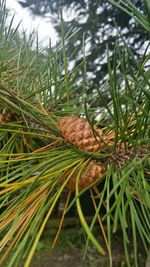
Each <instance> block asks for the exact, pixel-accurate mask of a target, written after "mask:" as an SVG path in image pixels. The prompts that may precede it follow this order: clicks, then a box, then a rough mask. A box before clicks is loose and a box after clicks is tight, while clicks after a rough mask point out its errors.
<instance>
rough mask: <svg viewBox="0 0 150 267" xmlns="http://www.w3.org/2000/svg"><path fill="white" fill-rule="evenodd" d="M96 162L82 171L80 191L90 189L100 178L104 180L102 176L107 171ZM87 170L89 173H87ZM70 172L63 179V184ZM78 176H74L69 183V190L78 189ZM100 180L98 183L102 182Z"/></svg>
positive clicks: (67, 186) (91, 162)
mask: <svg viewBox="0 0 150 267" xmlns="http://www.w3.org/2000/svg"><path fill="white" fill-rule="evenodd" d="M95 162H96V161H95V160H91V161H90V162H89V164H88V165H87V166H86V167H85V168H84V169H83V170H82V173H81V177H80V178H79V190H81V189H84V188H86V187H88V186H89V185H90V184H92V183H93V182H94V181H96V180H97V179H98V178H100V180H102V176H103V174H104V172H105V170H106V167H105V166H100V165H97V164H95ZM86 169H88V170H87V172H86ZM69 174H70V171H69V172H67V173H65V174H64V175H63V177H62V179H61V182H60V183H61V184H62V183H64V181H65V180H66V179H67V177H68V176H69ZM77 175H78V174H76V175H74V174H73V176H72V177H71V178H70V180H69V181H68V183H67V185H66V188H68V189H69V190H71V191H74V190H75V188H76V179H77ZM100 180H98V181H100Z"/></svg>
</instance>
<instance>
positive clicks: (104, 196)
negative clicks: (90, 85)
mask: <svg viewBox="0 0 150 267" xmlns="http://www.w3.org/2000/svg"><path fill="white" fill-rule="evenodd" d="M109 1H110V2H112V3H113V4H114V5H116V3H115V2H114V1H113V0H109ZM124 2H126V7H124V4H125V3H123V2H122V5H121V4H120V5H119V4H117V6H118V7H119V8H122V9H124V11H126V12H128V13H129V14H130V15H131V16H134V17H135V19H136V20H137V21H138V22H139V23H140V24H141V25H142V26H143V29H144V30H146V31H147V32H148V31H149V20H148V16H147V14H143V13H141V12H140V11H139V10H138V9H136V8H135V6H134V5H133V4H131V2H130V1H129V0H126V1H124ZM0 8H1V11H0V12H1V17H0V34H1V37H2V38H1V39H0V163H1V164H0V187H1V191H0V200H1V201H0V208H1V216H0V235H1V241H0V251H1V255H2V256H1V258H0V264H1V266H4V262H5V261H7V262H8V261H9V262H8V266H9V267H11V266H14V265H15V266H18V265H19V263H20V261H21V260H22V259H25V264H24V266H25V267H28V266H29V265H30V262H31V259H32V257H33V255H34V252H35V250H36V247H37V244H38V242H39V240H40V238H41V235H42V233H43V231H44V228H45V226H46V224H47V222H48V221H49V220H50V219H51V216H52V212H53V210H54V209H55V206H56V204H57V202H58V201H59V198H60V196H61V195H62V193H63V192H64V190H66V189H67V190H68V191H67V192H68V193H67V202H66V203H67V205H66V206H65V210H64V212H63V215H62V219H61V221H60V227H59V229H58V233H57V235H56V238H55V239H54V244H55V243H56V240H57V238H58V234H59V231H60V229H61V225H62V221H63V219H64V216H65V214H66V213H67V211H68V210H69V209H70V208H71V206H72V205H73V204H74V205H76V208H77V212H78V216H79V219H80V221H81V224H82V226H83V229H84V231H85V233H86V236H87V239H86V248H87V246H88V244H89V241H92V243H93V244H94V246H95V247H96V249H97V250H98V251H99V252H100V253H101V254H102V255H104V254H105V253H107V254H108V255H109V258H110V266H112V255H111V244H112V242H111V241H112V239H113V235H112V232H113V233H114V234H115V235H117V233H118V229H119V228H121V230H122V240H123V245H124V251H125V256H126V262H127V266H131V259H130V249H129V248H128V244H129V242H130V243H131V244H132V246H133V248H134V249H133V251H134V264H135V266H138V256H137V255H138V247H137V242H138V241H139V239H140V240H141V242H142V244H143V247H144V249H145V251H146V253H148V246H149V243H150V231H149V230H150V229H149V228H150V213H149V209H150V204H149V199H150V183H149V174H150V169H149V166H150V164H149V163H150V162H149V160H150V158H149V156H150V152H149V151H150V149H149V148H150V147H149V143H150V134H149V133H150V128H149V121H150V117H149V115H150V114H149V112H150V101H149V100H150V94H149V87H150V84H149V78H150V71H149V69H147V64H148V62H149V52H148V49H149V44H148V46H147V47H146V49H145V51H144V53H143V56H142V59H141V58H140V59H138V58H136V57H135V56H134V53H133V52H132V50H131V49H130V47H129V46H128V44H127V43H126V42H125V40H124V39H123V38H122V41H123V42H124V49H123V50H121V49H120V47H119V46H118V45H117V41H116V48H115V51H114V58H113V62H112V63H111V62H110V60H109V51H108V50H107V61H108V76H109V78H108V80H107V83H106V84H105V87H106V91H107V92H106V93H107V94H109V95H110V101H109V103H107V102H106V101H105V93H103V94H102V93H101V92H100V91H99V90H97V92H96V93H95V95H93V94H88V93H87V92H86V87H85V76H84V77H83V78H82V77H81V78H82V85H81V83H80V84H79V85H78V84H77V83H76V81H77V80H78V78H79V77H78V68H84V69H86V66H85V64H86V61H85V60H84V57H83V62H82V64H80V65H79V66H78V67H76V68H75V69H74V70H72V71H69V70H68V68H67V66H68V63H67V58H66V48H65V44H66V42H68V40H67V41H66V40H65V38H64V37H63V34H62V43H61V44H60V45H58V47H57V48H55V49H54V50H53V49H52V48H51V47H50V48H48V49H45V50H44V51H43V49H42V48H40V47H39V45H38V43H37V44H36V49H35V46H33V45H34V42H33V40H34V36H30V38H29V40H28V38H27V37H26V36H25V34H24V35H23V36H22V37H20V36H19V35H18V33H17V29H13V28H12V25H13V19H12V21H11V22H10V26H7V23H6V21H7V16H6V9H5V2H2V3H1V5H0ZM62 32H63V20H62ZM118 34H120V32H118ZM120 37H121V35H120ZM131 61H132V62H133V64H134V67H135V68H134V70H133V68H132V67H130V62H131ZM118 62H119V66H118ZM118 67H119V68H120V69H121V72H119V74H118V71H117V70H118ZM81 88H82V90H81ZM81 91H82V92H81ZM74 96H76V97H74ZM93 98H96V100H97V103H101V102H103V106H100V105H99V108H97V107H95V108H93V105H92V102H93ZM97 185H99V186H100V187H101V189H100V191H99V189H98V186H97ZM88 190H89V191H90V193H91V201H92V203H93V206H94V208H95V215H94V216H93V220H92V222H91V224H90V225H89V224H88V223H87V221H86V217H85V216H84V213H83V211H82V207H81V201H80V197H81V195H82V194H84V192H86V191H88ZM72 191H73V192H74V194H75V197H74V199H73V201H71V202H69V200H70V195H71V194H72ZM95 197H96V199H98V200H99V203H98V204H97V202H96V201H95ZM112 200H113V201H112ZM103 206H104V207H105V209H106V212H105V215H104V216H103V217H101V215H100V214H101V213H100V211H101V209H102V207H103ZM97 220H98V221H99V223H100V229H101V233H102V236H103V237H104V244H101V243H100V242H99V239H98V238H97V237H96V236H95V235H94V233H93V231H92V230H93V227H94V225H95V223H96V221H97ZM104 224H105V225H106V230H105V228H104V226H103V225H104ZM111 229H112V231H111ZM10 252H13V253H10ZM8 256H9V257H8Z"/></svg>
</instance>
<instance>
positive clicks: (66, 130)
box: [58, 116, 113, 152]
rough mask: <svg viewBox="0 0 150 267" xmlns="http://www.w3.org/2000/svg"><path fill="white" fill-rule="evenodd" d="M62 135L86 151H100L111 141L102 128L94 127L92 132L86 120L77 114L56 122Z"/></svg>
mask: <svg viewBox="0 0 150 267" xmlns="http://www.w3.org/2000/svg"><path fill="white" fill-rule="evenodd" d="M58 125H59V129H60V131H61V133H62V135H63V137H64V138H65V139H66V140H67V141H68V142H69V143H71V144H73V145H74V146H76V147H78V148H79V149H81V150H84V151H88V152H101V151H103V150H104V149H105V148H106V147H107V146H108V145H110V144H111V143H113V142H112V141H111V138H110V137H109V136H108V137H107V135H105V134H104V132H103V131H102V130H100V129H99V128H97V127H94V132H95V133H93V130H92V128H91V126H90V124H89V123H88V121H87V120H85V119H81V118H79V117H77V116H72V117H71V116H70V117H64V118H62V119H60V120H59V122H58Z"/></svg>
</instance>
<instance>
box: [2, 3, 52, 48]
mask: <svg viewBox="0 0 150 267" xmlns="http://www.w3.org/2000/svg"><path fill="white" fill-rule="evenodd" d="M6 7H7V8H8V9H10V11H11V15H13V14H15V19H14V26H17V25H18V23H19V22H20V21H21V25H20V27H19V28H20V31H22V30H26V31H27V33H28V34H29V33H31V32H32V31H33V30H36V31H38V37H39V41H40V42H42V44H43V46H47V45H48V44H49V39H51V44H52V45H55V44H56V41H57V33H56V31H55V29H54V28H53V26H52V24H51V22H50V20H48V19H47V18H41V17H40V16H33V15H32V14H31V12H30V11H29V10H27V9H26V8H22V7H21V6H20V5H19V4H18V2H17V0H6Z"/></svg>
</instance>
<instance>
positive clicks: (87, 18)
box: [18, 0, 149, 91]
mask: <svg viewBox="0 0 150 267" xmlns="http://www.w3.org/2000/svg"><path fill="white" fill-rule="evenodd" d="M18 2H19V3H20V4H21V5H22V6H23V7H25V8H29V9H30V10H31V12H32V13H33V14H35V15H41V16H49V15H50V18H51V21H52V23H53V25H54V27H55V29H56V31H57V32H58V33H59V34H58V36H61V35H60V31H61V29H60V10H61V9H63V11H64V14H65V17H66V23H65V29H66V30H65V34H66V35H67V33H68V31H70V29H71V28H74V29H77V30H79V31H78V34H76V35H75V36H74V38H72V39H71V40H70V42H69V45H67V56H68V57H69V55H70V54H72V53H75V56H74V58H73V59H74V62H72V63H73V64H74V65H76V66H77V65H78V64H79V63H80V62H82V54H81V48H82V36H83V34H84V42H85V49H86V50H85V51H86V56H87V57H88V60H87V64H86V66H87V67H86V68H87V80H88V88H89V90H91V91H92V90H95V88H101V85H102V84H103V83H104V81H106V79H107V60H106V45H108V47H109V51H110V53H109V57H110V60H111V62H112V60H113V55H114V50H115V41H116V38H117V36H118V31H116V27H115V25H114V20H115V23H116V24H117V25H118V27H119V29H120V31H122V36H124V39H126V40H127V43H128V46H129V47H130V48H131V49H132V51H133V53H134V54H135V55H137V56H138V57H139V56H140V55H141V50H142V49H143V44H144V42H145V41H147V40H148V33H147V32H146V31H143V27H146V29H147V30H148V27H149V23H148V21H147V18H146V13H147V8H146V9H145V8H144V3H143V1H141V0H136V1H117V0H115V1H106V0H105V1H103V0H94V1H93V0H88V1H87V0H82V1H78V0H71V1H70V0H57V1H56V0H43V1H41V0H40V1H37V0H18ZM119 3H122V5H121V6H122V8H121V9H119V8H116V7H118V6H119ZM133 3H135V4H133ZM112 4H114V5H112ZM128 6H129V7H128ZM130 6H131V8H130ZM131 9H133V10H134V12H135V13H136V12H137V10H139V11H140V12H139V13H138V14H139V19H138V17H136V14H134V13H133V14H134V15H135V16H132V19H131V17H130V14H131V12H132V10H131ZM124 11H125V12H124ZM68 16H69V19H68ZM135 17H136V18H137V19H135ZM140 25H141V26H142V27H141V26H140ZM118 45H119V47H120V48H121V50H123V49H124V45H123V43H122V41H121V38H119V40H118ZM132 67H133V66H132ZM81 73H82V72H81V70H80V69H79V75H82V74H81Z"/></svg>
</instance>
